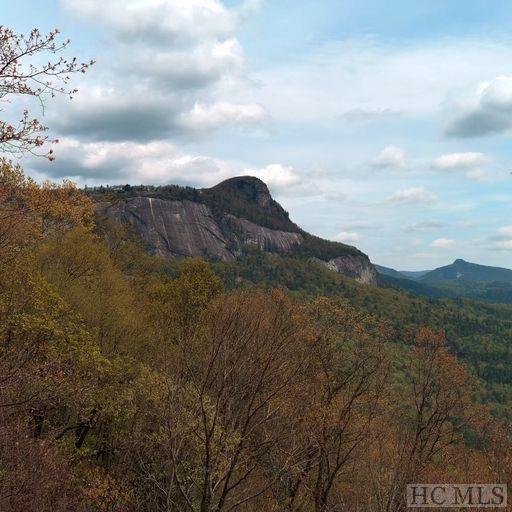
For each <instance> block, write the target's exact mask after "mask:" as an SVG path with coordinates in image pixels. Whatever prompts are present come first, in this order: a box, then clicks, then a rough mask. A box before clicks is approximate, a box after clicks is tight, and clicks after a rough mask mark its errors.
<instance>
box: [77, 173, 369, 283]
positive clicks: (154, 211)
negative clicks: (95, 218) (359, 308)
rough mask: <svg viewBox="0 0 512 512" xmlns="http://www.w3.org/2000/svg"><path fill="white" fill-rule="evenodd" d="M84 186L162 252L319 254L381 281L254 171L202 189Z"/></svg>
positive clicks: (230, 257) (216, 257) (337, 267)
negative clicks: (294, 213)
mask: <svg viewBox="0 0 512 512" xmlns="http://www.w3.org/2000/svg"><path fill="white" fill-rule="evenodd" d="M85 193H87V194H88V195H89V196H91V197H92V198H93V199H94V200H95V201H96V209H97V212H98V213H99V214H100V215H103V216H104V217H105V218H108V219H110V220H111V221H114V222H119V223H122V224H125V225H127V226H130V228H131V230H132V231H134V232H135V233H136V234H137V235H139V236H140V238H141V239H142V240H143V241H144V242H145V243H146V245H147V247H148V248H149V249H150V250H151V251H152V252H153V253H155V254H160V255H163V256H167V257H171V258H176V257H178V258H179V257H203V258H206V259H208V260H210V261H220V262H231V261H234V260H237V259H239V258H241V257H243V256H244V255H246V254H247V253H250V252H252V251H254V250H256V251H261V252H265V253H273V254H280V255H283V256H291V257H294V258H297V259H300V260H305V261H315V262H316V263H319V264H322V265H324V266H325V267H327V268H329V269H330V270H333V271H335V272H339V273H341V274H344V275H346V276H349V277H352V278H354V279H356V280H357V281H359V282H362V283H365V284H371V285H377V271H376V270H375V268H374V266H373V265H372V263H371V262H370V260H369V258H368V256H367V255H366V254H364V253H362V252H361V251H359V250H358V249H357V248H355V247H352V246H350V245H345V244H342V243H338V242H332V241H330V240H324V239H322V238H319V237H317V236H314V235H311V234H310V233H307V232H306V231H304V230H303V229H301V228H300V227H299V226H297V225H296V224H295V223H294V222H292V221H291V220H290V218H289V216H288V212H286V211H285V210H284V209H283V208H282V207H281V205H280V204H279V203H278V202H277V201H275V200H274V199H273V198H272V196H271V194H270V192H269V190H268V187H267V185H266V184H265V183H264V182H263V181H261V180H260V179H258V178H255V177H252V176H239V177H235V178H231V179H228V180H225V181H223V182H222V183H219V184H218V185H216V186H214V187H211V188H203V189H196V188H192V187H180V186H178V185H165V186H159V187H155V186H144V185H141V186H131V185H124V186H116V187H95V188H92V189H90V188H89V189H87V190H85Z"/></svg>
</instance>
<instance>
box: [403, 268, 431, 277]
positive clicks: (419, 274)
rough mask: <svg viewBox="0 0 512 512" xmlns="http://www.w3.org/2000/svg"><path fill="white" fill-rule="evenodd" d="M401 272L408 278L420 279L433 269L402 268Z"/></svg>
mask: <svg viewBox="0 0 512 512" xmlns="http://www.w3.org/2000/svg"><path fill="white" fill-rule="evenodd" d="M399 272H400V274H402V275H403V276H405V277H407V278H408V279H419V278H420V277H423V276H424V275H425V274H428V273H429V272H431V270H400V271H399Z"/></svg>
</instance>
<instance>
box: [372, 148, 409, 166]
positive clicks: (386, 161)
mask: <svg viewBox="0 0 512 512" xmlns="http://www.w3.org/2000/svg"><path fill="white" fill-rule="evenodd" d="M405 161H406V158H405V151H404V150H403V149H402V148H397V147H395V146H387V147H385V148H384V149H383V150H382V151H381V152H380V153H379V154H378V155H377V156H376V157H375V158H374V159H373V160H372V166H373V167H378V168H387V167H405Z"/></svg>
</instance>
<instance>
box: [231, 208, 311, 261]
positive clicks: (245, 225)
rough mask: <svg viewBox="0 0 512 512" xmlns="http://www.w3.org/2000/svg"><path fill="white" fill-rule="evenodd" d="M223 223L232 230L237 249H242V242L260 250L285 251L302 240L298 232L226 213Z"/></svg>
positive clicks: (288, 250)
mask: <svg viewBox="0 0 512 512" xmlns="http://www.w3.org/2000/svg"><path fill="white" fill-rule="evenodd" d="M225 223H226V225H227V226H228V228H229V230H230V231H232V233H233V235H234V239H235V241H236V242H237V243H238V249H242V247H241V245H243V244H249V245H255V246H256V247H258V249H260V250H261V251H267V252H280V253H285V252H290V251H291V250H292V249H293V247H294V246H297V245H300V244H301V243H302V242H303V241H304V238H303V237H302V235H301V234H300V233H290V232H288V231H280V230H276V229H269V228H265V227H263V226H259V225H258V224H254V223H253V222H250V221H248V220H245V219H238V218H237V217H234V216H233V215H226V221H225Z"/></svg>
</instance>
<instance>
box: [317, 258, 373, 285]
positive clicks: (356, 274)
mask: <svg viewBox="0 0 512 512" xmlns="http://www.w3.org/2000/svg"><path fill="white" fill-rule="evenodd" d="M325 265H326V266H327V267H328V268H330V269H331V270H334V271H336V272H340V273H341V274H345V275H347V276H349V277H352V278H354V279H355V280H356V281H359V282H360V283H364V284H371V285H373V286H377V271H376V270H375V267H374V266H373V265H372V264H371V263H370V260H369V259H368V258H361V257H358V256H353V255H346V256H338V257H337V258H334V259H332V260H330V261H328V262H326V263H325Z"/></svg>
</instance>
